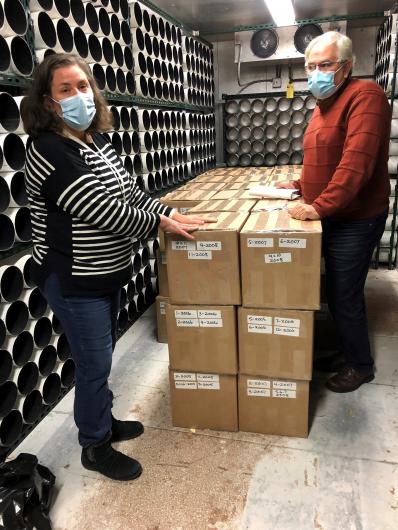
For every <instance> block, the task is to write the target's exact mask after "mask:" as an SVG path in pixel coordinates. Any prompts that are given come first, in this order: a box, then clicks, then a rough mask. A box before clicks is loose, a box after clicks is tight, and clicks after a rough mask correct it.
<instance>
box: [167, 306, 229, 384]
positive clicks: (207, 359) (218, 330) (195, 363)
mask: <svg viewBox="0 0 398 530" xmlns="http://www.w3.org/2000/svg"><path fill="white" fill-rule="evenodd" d="M167 334H168V337H169V358H170V368H172V369H174V370H187V371H193V372H211V373H216V374H217V373H223V374H236V373H237V372H238V341H237V322H236V309H235V307H234V306H197V305H169V306H168V308H167Z"/></svg>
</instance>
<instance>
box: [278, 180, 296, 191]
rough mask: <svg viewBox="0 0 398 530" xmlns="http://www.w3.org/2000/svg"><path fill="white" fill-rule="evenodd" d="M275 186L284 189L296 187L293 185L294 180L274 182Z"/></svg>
mask: <svg viewBox="0 0 398 530" xmlns="http://www.w3.org/2000/svg"><path fill="white" fill-rule="evenodd" d="M275 188H282V189H285V190H294V189H297V188H296V186H295V185H294V180H282V181H281V182H275Z"/></svg>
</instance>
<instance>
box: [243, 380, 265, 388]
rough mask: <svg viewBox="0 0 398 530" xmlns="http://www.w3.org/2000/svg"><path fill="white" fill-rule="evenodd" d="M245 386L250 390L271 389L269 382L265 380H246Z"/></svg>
mask: <svg viewBox="0 0 398 530" xmlns="http://www.w3.org/2000/svg"><path fill="white" fill-rule="evenodd" d="M247 386H248V387H250V388H271V381H267V380H265V379H248V380H247Z"/></svg>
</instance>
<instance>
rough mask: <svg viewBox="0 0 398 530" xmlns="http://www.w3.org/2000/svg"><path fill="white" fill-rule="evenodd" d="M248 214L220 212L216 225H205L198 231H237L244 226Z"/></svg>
mask: <svg viewBox="0 0 398 530" xmlns="http://www.w3.org/2000/svg"><path fill="white" fill-rule="evenodd" d="M248 215H249V214H248V213H242V212H220V214H219V215H217V222H216V223H205V224H204V225H202V226H200V227H199V230H200V231H204V230H206V231H213V230H231V231H239V230H240V229H241V228H242V226H243V225H244V224H245V221H246V219H247V217H248Z"/></svg>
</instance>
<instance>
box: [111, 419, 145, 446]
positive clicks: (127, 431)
mask: <svg viewBox="0 0 398 530" xmlns="http://www.w3.org/2000/svg"><path fill="white" fill-rule="evenodd" d="M143 432H144V426H143V425H142V423H141V422H140V421H121V420H117V419H115V418H114V417H113V416H112V437H111V442H121V441H122V440H132V439H133V438H137V437H138V436H141V434H142V433H143Z"/></svg>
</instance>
